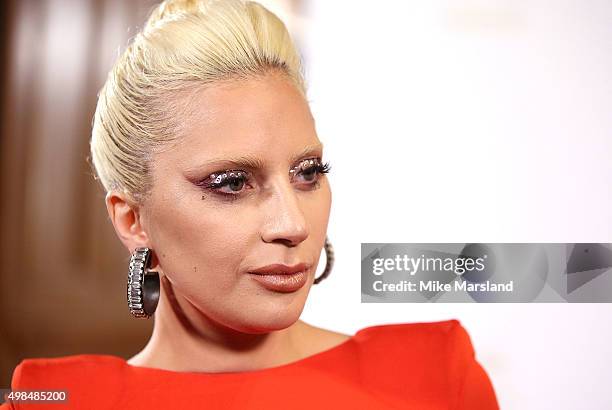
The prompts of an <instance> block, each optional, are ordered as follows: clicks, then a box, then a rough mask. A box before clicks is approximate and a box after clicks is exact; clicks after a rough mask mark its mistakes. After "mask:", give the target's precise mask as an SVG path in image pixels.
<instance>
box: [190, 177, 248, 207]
mask: <svg viewBox="0 0 612 410" xmlns="http://www.w3.org/2000/svg"><path fill="white" fill-rule="evenodd" d="M248 180H249V177H248V174H247V173H246V172H245V171H240V170H227V171H220V172H218V173H214V174H211V175H210V176H209V177H207V178H206V179H205V180H204V181H202V182H200V183H198V184H197V185H198V186H201V187H202V188H204V189H208V190H210V191H213V192H214V193H215V194H218V195H221V196H224V197H226V198H227V199H230V200H234V199H238V196H239V195H240V192H241V191H243V190H244V189H243V187H244V185H245V184H246V183H247V182H248ZM222 188H226V190H225V191H223V190H222Z"/></svg>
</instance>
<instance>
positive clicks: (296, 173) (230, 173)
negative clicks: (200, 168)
mask: <svg viewBox="0 0 612 410" xmlns="http://www.w3.org/2000/svg"><path fill="white" fill-rule="evenodd" d="M330 170H331V165H330V164H329V162H326V163H324V164H322V163H321V159H320V158H308V159H304V160H302V161H300V163H299V164H298V165H296V166H295V167H293V168H291V170H289V178H290V180H291V182H295V181H296V179H297V178H299V177H302V178H303V181H304V182H305V185H307V186H310V187H312V189H313V190H314V189H317V188H318V187H319V186H320V183H319V178H317V176H320V175H322V174H327V173H328V172H329V171H330ZM251 179H252V177H251V175H250V174H249V173H248V172H246V171H242V170H225V171H218V172H215V173H213V174H210V175H209V176H207V177H206V178H204V179H203V180H202V181H200V182H199V183H197V185H198V186H199V187H201V188H202V189H205V190H206V191H208V192H212V193H213V194H215V195H218V196H220V197H221V198H223V199H226V200H229V201H234V200H236V199H239V198H240V197H241V196H243V195H244V194H243V193H242V192H244V191H245V189H243V188H244V186H245V185H248V183H249V182H250V181H251ZM226 187H227V189H229V192H228V191H223V190H221V189H222V188H226Z"/></svg>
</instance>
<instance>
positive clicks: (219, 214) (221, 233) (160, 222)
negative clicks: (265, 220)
mask: <svg viewBox="0 0 612 410" xmlns="http://www.w3.org/2000/svg"><path fill="white" fill-rule="evenodd" d="M199 198H200V197H197V198H196V199H192V200H187V199H183V200H182V201H180V202H177V203H175V204H174V205H173V206H167V207H158V208H157V212H156V214H155V215H154V217H153V218H152V219H151V222H152V224H151V229H150V235H151V242H152V245H153V246H154V251H155V252H156V254H157V255H158V258H159V261H160V265H161V270H162V271H163V273H164V274H165V275H167V276H168V277H169V279H170V281H171V282H172V283H173V284H174V285H175V286H177V287H178V288H179V290H180V291H181V292H182V293H185V294H187V293H191V294H194V295H198V298H202V297H207V298H214V297H219V295H227V293H229V292H231V291H232V290H233V289H234V288H235V286H236V284H237V280H238V278H239V274H240V271H241V269H242V268H244V266H242V261H243V260H244V259H245V256H246V255H247V250H248V249H247V247H248V244H249V243H251V240H252V239H251V236H252V235H253V233H254V232H255V233H256V232H257V231H256V228H255V227H254V226H250V225H248V224H249V221H251V222H250V223H251V224H252V220H253V218H247V217H245V216H244V215H243V213H242V212H240V210H239V209H238V208H239V206H235V205H233V206H232V205H218V204H213V203H212V200H201V199H199Z"/></svg>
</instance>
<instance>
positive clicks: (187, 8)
mask: <svg viewBox="0 0 612 410" xmlns="http://www.w3.org/2000/svg"><path fill="white" fill-rule="evenodd" d="M207 3H211V1H210V0H209V1H207V0H165V1H163V2H161V3H160V4H159V5H157V6H155V8H154V9H153V11H152V12H151V14H150V16H149V18H148V19H147V22H146V25H145V27H150V26H154V25H156V24H157V23H158V22H159V21H162V20H166V19H171V18H172V17H174V16H176V15H180V14H191V13H194V12H196V11H199V10H200V11H201V10H204V9H205V8H206V5H207Z"/></svg>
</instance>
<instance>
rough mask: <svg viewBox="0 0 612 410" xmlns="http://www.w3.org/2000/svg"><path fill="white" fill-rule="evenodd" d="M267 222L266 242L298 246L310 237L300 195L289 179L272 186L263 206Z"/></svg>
mask: <svg viewBox="0 0 612 410" xmlns="http://www.w3.org/2000/svg"><path fill="white" fill-rule="evenodd" d="M263 206H264V212H265V214H266V215H267V218H268V219H267V220H266V222H265V224H264V228H263V230H262V239H263V240H264V241H265V242H275V241H277V242H283V243H285V244H287V245H289V246H296V245H298V244H299V243H300V242H302V241H304V240H305V239H306V238H307V237H308V234H309V232H308V226H307V221H306V218H305V217H304V213H303V212H302V208H301V204H300V198H299V195H298V194H297V193H296V192H295V189H294V187H293V186H292V185H291V182H290V181H289V180H288V179H287V177H284V178H279V180H278V182H275V183H272V184H271V186H270V195H269V196H268V198H267V200H266V201H265V202H264V204H263Z"/></svg>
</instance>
